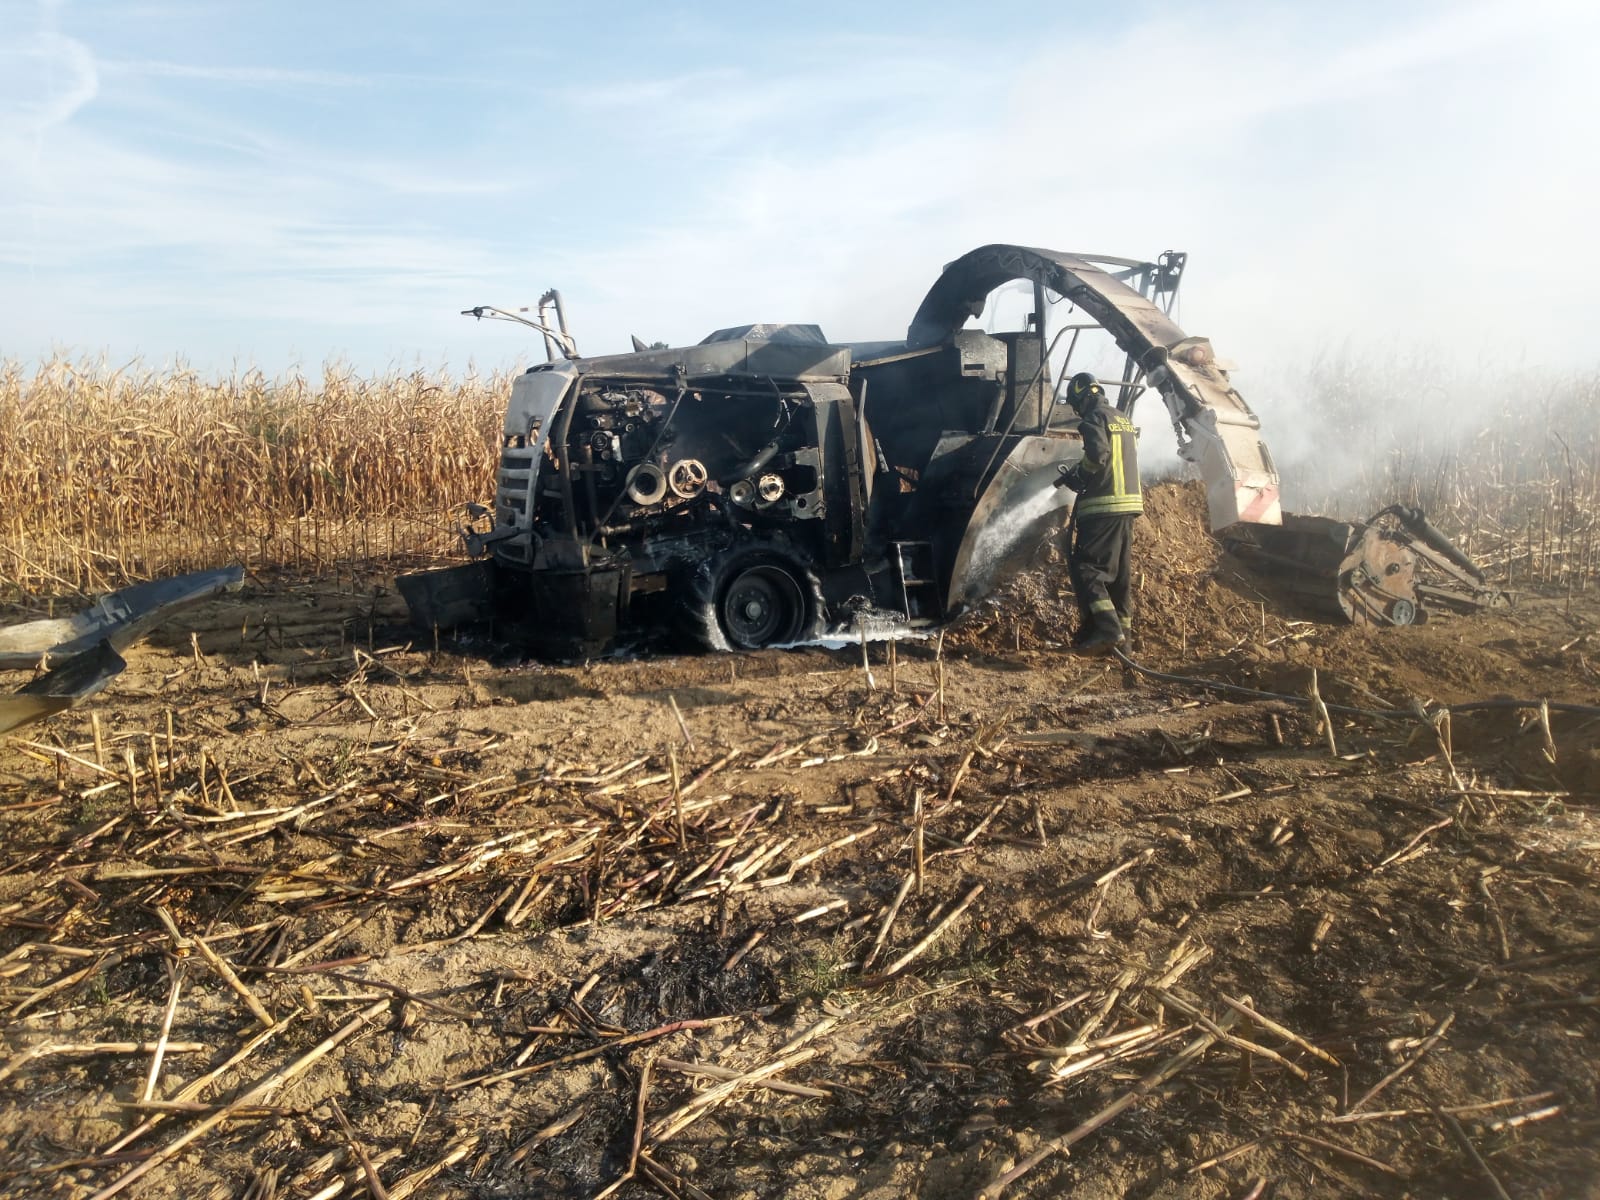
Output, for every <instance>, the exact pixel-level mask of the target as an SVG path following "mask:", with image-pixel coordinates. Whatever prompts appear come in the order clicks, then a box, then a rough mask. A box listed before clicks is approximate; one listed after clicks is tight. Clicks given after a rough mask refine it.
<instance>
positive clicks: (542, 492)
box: [399, 245, 1486, 654]
mask: <svg viewBox="0 0 1600 1200" xmlns="http://www.w3.org/2000/svg"><path fill="white" fill-rule="evenodd" d="M1184 261H1185V257H1184V255H1182V254H1177V253H1168V254H1164V255H1162V256H1161V258H1160V259H1159V260H1157V261H1156V262H1153V263H1151V262H1139V261H1136V260H1130V259H1115V258H1106V257H1103V256H1098V255H1074V254H1064V253H1060V252H1057V251H1052V250H1039V249H1030V248H1027V247H1021V246H1007V245H995V246H985V247H982V248H980V249H978V250H974V251H972V252H971V253H969V254H966V255H964V256H963V257H961V258H959V259H957V260H956V261H955V262H953V263H951V264H950V265H949V266H948V267H946V268H945V270H944V272H943V274H941V275H940V277H939V278H938V279H937V280H936V281H935V283H934V285H933V287H932V289H931V290H930V291H929V293H928V295H927V297H926V298H925V299H924V300H923V302H922V305H921V307H920V308H919V309H918V310H917V313H916V315H915V317H914V318H913V319H912V322H911V326H910V329H909V330H908V331H907V334H906V336H905V338H904V339H903V340H897V341H889V342H870V343H853V344H836V343H832V342H829V341H828V340H827V339H826V338H825V337H824V336H823V334H822V331H821V330H820V329H819V328H818V327H817V326H815V325H745V326H741V327H738V328H733V329H723V330H719V331H717V332H716V333H713V334H712V335H711V336H710V337H708V338H706V339H705V340H704V341H703V342H701V343H699V344H698V345H695V346H686V347H680V348H673V349H665V348H663V349H646V348H645V347H643V346H642V345H641V344H640V343H638V342H637V340H636V341H635V346H636V350H635V352H634V353H631V354H617V355H606V356H602V357H597V358H582V357H580V356H579V355H578V354H577V352H576V349H575V347H574V346H573V343H572V340H571V338H570V337H569V336H568V335H567V332H566V322H565V315H564V313H563V312H562V310H561V305H560V298H559V296H557V295H556V293H554V292H551V293H547V294H546V296H545V297H544V298H543V299H542V300H541V302H540V306H539V318H540V319H539V321H537V322H535V321H531V320H529V321H527V322H526V323H528V324H531V325H533V326H534V327H535V328H537V329H540V330H541V331H542V332H543V334H544V336H545V342H546V350H547V356H548V358H549V360H550V361H547V362H545V363H542V364H540V365H538V366H536V367H533V368H532V369H530V370H529V371H527V372H526V373H525V374H522V375H519V376H518V377H517V378H516V381H515V383H514V385H513V387H512V392H511V399H510V403H509V405H508V407H507V411H506V420H505V429H504V433H503V440H502V444H501V449H500V468H499V474H498V486H497V488H496V492H495V502H494V510H493V514H492V516H493V525H492V527H491V528H490V529H488V530H487V531H486V532H479V531H469V532H468V533H467V535H466V536H467V542H468V546H469V549H470V550H471V552H472V553H473V554H474V556H475V561H473V562H471V563H468V564H466V565H463V566H459V567H452V568H447V569H444V570H441V571H431V572H424V573H420V574H415V575H409V576H404V577H402V578H401V579H400V580H399V586H400V589H401V592H402V593H403V595H404V596H405V599H406V601H407V604H408V605H409V607H410V610H411V613H412V617H413V620H414V621H415V622H416V623H417V624H419V625H420V626H422V627H423V628H433V629H445V628H451V627H455V626H460V625H464V624H468V623H475V622H482V621H487V620H494V621H495V622H497V628H498V629H499V630H500V631H501V632H504V633H509V634H514V635H516V636H519V637H520V639H521V640H523V641H526V642H528V643H529V644H532V645H535V646H539V647H542V648H543V649H545V650H547V651H550V652H554V653H558V654H592V653H596V652H598V651H601V650H603V649H604V648H605V647H606V646H607V645H609V644H610V642H611V641H612V639H613V638H614V637H615V636H616V635H617V633H618V632H619V630H622V629H624V628H626V627H628V626H629V625H638V624H641V623H644V622H645V621H650V622H654V621H657V620H659V619H661V618H662V616H663V614H664V612H667V613H670V614H671V615H672V616H673V617H675V618H679V619H681V620H682V621H683V622H684V623H686V624H687V625H688V626H689V627H690V628H691V629H692V630H693V631H694V633H695V634H696V635H697V636H698V637H699V638H700V639H701V640H702V641H703V642H704V643H706V644H707V645H709V646H712V647H718V648H727V647H740V648H751V647H759V646H768V645H777V644H783V643H789V642H795V641H800V640H804V639H806V638H809V637H813V636H816V635H817V634H819V633H821V632H824V631H826V630H828V629H830V628H834V629H838V628H841V627H843V628H848V627H850V626H851V624H852V623H853V622H854V621H855V620H856V619H857V617H858V614H860V613H862V612H863V611H866V610H877V611H879V612H883V613H887V614H892V615H893V616H895V617H896V618H897V619H899V620H900V621H903V622H906V623H909V624H913V625H916V624H922V625H929V624H937V623H940V622H943V621H946V620H948V619H950V618H951V617H954V616H955V615H957V614H959V613H960V612H962V611H964V610H965V609H967V608H968V607H970V606H971V605H972V604H973V603H974V602H975V601H976V600H978V599H979V598H981V597H982V596H983V595H984V594H985V593H986V592H988V591H989V590H990V589H991V588H992V587H993V586H994V585H995V584H996V583H997V582H998V581H999V580H1000V579H1001V578H1002V577H1003V576H1004V575H1005V574H1006V573H1008V572H1009V571H1010V570H1012V569H1013V568H1015V567H1016V566H1017V565H1018V564H1020V563H1022V562H1024V561H1026V560H1027V558H1028V557H1029V556H1030V555H1031V554H1032V553H1033V551H1034V550H1035V549H1036V548H1037V547H1038V545H1039V543H1040V542H1041V541H1042V540H1043V539H1044V538H1046V537H1048V536H1049V535H1050V534H1051V533H1052V532H1053V531H1055V530H1057V529H1059V528H1060V527H1061V525H1062V524H1063V520H1064V517H1065V510H1066V508H1067V507H1068V506H1069V505H1070V503H1071V501H1072V496H1071V494H1070V493H1069V492H1068V491H1066V490H1065V489H1062V488H1056V487H1054V486H1053V485H1054V483H1055V481H1056V479H1057V477H1058V468H1060V467H1061V466H1067V465H1071V464H1072V463H1075V462H1077V461H1078V459H1079V458H1080V457H1081V453H1082V445H1081V442H1080V441H1079V438H1078V434H1077V431H1076V418H1075V416H1074V415H1073V413H1072V410H1071V409H1070V408H1069V407H1068V406H1066V405H1064V404H1057V403H1056V402H1055V401H1056V394H1055V393H1056V388H1055V386H1054V385H1053V383H1052V377H1051V370H1050V362H1051V360H1052V358H1053V357H1054V356H1055V353H1056V351H1057V349H1058V348H1059V343H1060V341H1061V339H1062V338H1063V337H1064V336H1065V335H1066V334H1068V333H1069V332H1070V334H1071V341H1069V342H1068V343H1067V346H1066V348H1065V351H1064V355H1065V363H1066V364H1067V365H1068V366H1070V361H1071V356H1072V351H1073V349H1074V348H1075V347H1076V345H1077V340H1078V335H1079V333H1080V332H1081V331H1082V330H1085V329H1094V328H1103V329H1105V330H1106V331H1107V332H1108V333H1110V335H1111V336H1112V337H1113V338H1114V339H1115V341H1116V343H1117V345H1118V347H1119V348H1120V349H1121V350H1122V351H1123V352H1124V353H1125V354H1126V355H1127V362H1126V368H1125V370H1124V372H1123V378H1122V380H1121V381H1120V382H1112V383H1110V384H1109V385H1108V386H1109V387H1110V389H1111V390H1112V391H1113V392H1114V394H1115V395H1116V398H1117V404H1118V407H1119V408H1121V409H1123V410H1124V411H1127V410H1128V409H1130V408H1131V407H1132V405H1133V402H1134V400H1135V399H1136V398H1137V397H1138V396H1139V395H1140V394H1141V393H1142V392H1143V391H1145V390H1146V389H1147V388H1154V389H1156V390H1157V391H1158V392H1159V394H1160V395H1161V398H1162V400H1163V401H1164V403H1165V404H1166V407H1167V410H1168V413H1169V415H1170V416H1171V418H1172V422H1173V426H1174V429H1175V430H1176V432H1177V436H1178V443H1179V453H1180V454H1181V455H1182V456H1183V457H1184V458H1186V459H1188V460H1189V461H1192V462H1194V463H1196V464H1198V466H1199V468H1200V472H1201V475H1202V477H1203V478H1204V480H1205V483H1206V488H1207V499H1208V505H1209V509H1210V519H1211V526H1212V529H1213V530H1214V531H1217V532H1219V534H1221V535H1223V536H1224V537H1225V540H1228V541H1230V543H1232V544H1237V545H1241V546H1245V547H1248V548H1251V549H1253V550H1254V551H1255V552H1256V554H1257V556H1258V561H1263V562H1271V563H1273V569H1274V570H1275V571H1279V572H1280V573H1281V572H1283V571H1285V570H1288V572H1289V573H1290V574H1294V575H1295V576H1296V577H1297V582H1298V583H1299V584H1301V585H1302V590H1304V591H1308V592H1309V593H1310V594H1311V595H1312V598H1313V599H1314V600H1316V599H1320V600H1322V601H1325V602H1326V604H1327V605H1328V606H1329V607H1330V608H1331V609H1333V610H1336V611H1341V612H1342V613H1343V614H1344V615H1345V616H1346V617H1348V618H1350V619H1355V620H1369V621H1373V622H1376V623H1388V624H1405V623H1407V622H1409V621H1410V620H1412V619H1415V618H1416V616H1417V615H1418V613H1419V612H1420V600H1419V596H1418V595H1417V593H1416V592H1415V591H1414V590H1413V580H1412V574H1413V572H1414V571H1415V569H1416V566H1417V561H1416V560H1417V555H1416V554H1415V553H1414V552H1413V551H1412V549H1411V545H1412V538H1411V536H1410V534H1409V533H1408V532H1407V530H1408V528H1409V527H1408V526H1406V525H1405V523H1404V522H1399V521H1388V522H1386V523H1385V524H1384V525H1383V526H1382V528H1381V529H1379V528H1370V529H1369V528H1368V527H1367V526H1351V525H1342V524H1338V523H1333V522H1322V523H1318V524H1316V527H1315V528H1314V529H1313V530H1311V531H1310V532H1307V531H1305V530H1297V529H1296V528H1295V522H1296V521H1297V520H1306V521H1311V522H1320V520H1321V519H1319V518H1304V519H1299V518H1292V517H1291V518H1289V520H1288V522H1287V525H1288V529H1284V528H1283V526H1285V524H1286V523H1285V519H1284V517H1283V514H1282V513H1281V511H1280V509H1279V503H1278V480H1277V474H1276V472H1275V471H1274V470H1273V467H1272V463H1271V460H1270V458H1269V456H1268V454H1267V451H1266V447H1265V446H1264V445H1263V444H1262V443H1261V441H1260V439H1259V437H1258V435H1257V430H1258V428H1259V422H1258V421H1257V420H1256V417H1255V415H1254V414H1253V413H1252V412H1251V411H1250V409H1249V408H1248V407H1247V406H1246V405H1245V403H1244V401H1243V400H1242V399H1241V398H1240V396H1239V394H1238V392H1237V391H1235V390H1234V388H1233V387H1232V386H1231V384H1230V383H1229V381H1228V376H1227V373H1226V372H1225V371H1224V370H1222V369H1221V368H1220V367H1219V366H1218V365H1217V364H1216V362H1215V360H1214V358H1213V356H1212V353H1211V347H1210V343H1209V342H1207V341H1206V340H1205V339H1204V338H1192V337H1189V336H1187V335H1185V334H1184V332H1183V331H1182V330H1181V329H1180V328H1178V326H1177V325H1176V324H1175V323H1174V322H1173V321H1172V319H1171V317H1170V315H1169V312H1170V309H1171V307H1172V301H1173V298H1174V297H1175V295H1176V292H1177V288H1178V284H1179V281H1180V278H1181V275H1182V271H1183V266H1184ZM1017 280H1022V281H1028V282H1031V283H1032V286H1033V294H1034V305H1033V315H1032V316H1031V317H1030V318H1029V319H1028V321H1027V322H1026V327H1025V328H1024V329H1022V330H1020V331H1017V332H1011V333H985V332H982V331H980V330H976V329H968V328H966V327H965V326H966V324H967V322H968V320H969V319H971V318H973V317H975V316H977V315H979V314H980V313H981V312H982V311H983V308H984V305H985V301H986V299H987V298H988V296H989V295H990V293H992V292H993V291H994V290H995V289H996V288H999V287H1001V286H1003V285H1005V284H1008V283H1011V282H1013V281H1017ZM1051 298H1064V299H1066V300H1067V301H1069V302H1070V303H1071V305H1072V306H1073V308H1074V309H1075V310H1076V311H1077V312H1078V313H1080V314H1081V315H1082V316H1083V317H1084V318H1085V320H1084V322H1083V323H1080V324H1069V325H1065V326H1063V327H1062V328H1059V329H1057V330H1056V331H1055V333H1054V335H1053V337H1052V336H1051V335H1050V334H1049V331H1048V330H1047V328H1046V322H1045V321H1044V319H1043V317H1044V314H1045V313H1046V311H1047V300H1049V299H1051ZM552 311H553V312H554V314H555V321H556V322H558V323H559V325H558V326H554V325H552V323H551V318H550V313H551V312H552ZM469 312H470V313H471V314H472V315H476V316H480V317H481V316H505V317H511V319H514V320H522V319H523V318H520V317H516V316H514V315H513V314H509V313H505V312H503V311H502V310H498V309H488V308H478V309H472V310H469ZM1068 373H1069V371H1068V370H1066V369H1063V370H1062V371H1061V375H1063V376H1065V375H1066V374H1068ZM1324 526H1332V528H1325V527H1324ZM1397 531H1398V532H1397ZM1430 533H1436V531H1432V530H1431V527H1430ZM1440 540H1441V541H1442V539H1440ZM1445 544H1446V545H1448V543H1445ZM1452 549H1453V548H1452ZM1368 550H1373V551H1376V552H1377V553H1376V554H1375V555H1374V554H1369V553H1367V551H1368ZM1425 557H1426V561H1427V562H1428V563H1430V564H1432V565H1435V566H1438V565H1440V564H1442V569H1443V570H1445V571H1446V572H1447V573H1451V572H1452V571H1453V572H1454V573H1453V574H1451V580H1452V582H1454V583H1455V584H1456V585H1457V588H1456V590H1455V592H1454V593H1452V594H1453V595H1460V596H1466V597H1467V598H1468V602H1469V603H1479V602H1482V599H1483V596H1484V595H1486V593H1485V591H1484V589H1483V588H1482V586H1481V585H1482V579H1481V576H1469V575H1468V574H1467V573H1466V571H1464V570H1462V569H1460V568H1459V566H1458V565H1457V560H1458V557H1459V556H1454V557H1452V556H1450V555H1447V554H1443V553H1432V554H1426V555H1425ZM1463 561H1464V560H1463ZM1284 564H1288V566H1287V567H1285V566H1284ZM1467 567H1468V568H1470V564H1467Z"/></svg>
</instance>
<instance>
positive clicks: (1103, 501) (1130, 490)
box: [1061, 397, 1144, 518]
mask: <svg viewBox="0 0 1600 1200" xmlns="http://www.w3.org/2000/svg"><path fill="white" fill-rule="evenodd" d="M1078 432H1079V434H1080V435H1081V436H1082V438H1083V459H1082V460H1081V461H1080V462H1079V463H1078V464H1077V465H1076V466H1074V467H1073V468H1072V469H1071V470H1070V471H1068V472H1067V473H1066V475H1065V476H1064V477H1063V478H1062V480H1061V482H1062V483H1063V484H1064V485H1066V486H1067V487H1069V488H1071V489H1072V490H1073V491H1075V492H1077V493H1078V502H1077V505H1076V511H1077V514H1078V516H1079V517H1080V518H1083V517H1091V516H1137V515H1138V514H1140V513H1142V512H1144V497H1143V496H1142V495H1141V494H1140V492H1139V431H1138V429H1137V428H1135V427H1134V424H1133V422H1132V421H1130V420H1128V418H1127V417H1126V416H1125V415H1123V414H1122V413H1120V412H1118V411H1117V410H1116V409H1115V408H1113V407H1112V406H1111V405H1110V404H1108V403H1107V402H1106V401H1105V399H1104V398H1103V397H1101V398H1099V399H1097V400H1096V401H1095V402H1094V403H1093V404H1092V405H1090V406H1089V408H1088V409H1087V410H1085V411H1084V412H1083V413H1082V414H1081V415H1080V423H1079V425H1078Z"/></svg>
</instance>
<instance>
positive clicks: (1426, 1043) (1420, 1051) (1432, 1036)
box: [1348, 1012, 1456, 1112]
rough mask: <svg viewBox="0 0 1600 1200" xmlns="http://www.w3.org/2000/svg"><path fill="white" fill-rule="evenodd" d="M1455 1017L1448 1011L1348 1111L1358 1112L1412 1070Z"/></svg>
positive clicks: (1447, 1028)
mask: <svg viewBox="0 0 1600 1200" xmlns="http://www.w3.org/2000/svg"><path fill="white" fill-rule="evenodd" d="M1455 1019H1456V1015H1455V1013H1453V1012H1451V1013H1446V1014H1445V1015H1444V1017H1443V1018H1442V1019H1441V1020H1440V1021H1439V1023H1438V1024H1437V1025H1435V1026H1434V1027H1433V1029H1432V1031H1431V1032H1430V1033H1429V1034H1428V1036H1427V1037H1425V1038H1423V1039H1422V1043H1421V1045H1419V1046H1418V1047H1417V1048H1416V1050H1415V1052H1413V1053H1412V1055H1411V1057H1410V1058H1408V1059H1406V1060H1405V1062H1403V1063H1401V1064H1400V1065H1399V1066H1398V1067H1396V1068H1395V1069H1394V1070H1392V1071H1390V1072H1389V1073H1388V1074H1387V1075H1385V1076H1384V1077H1383V1078H1382V1079H1380V1080H1378V1082H1377V1083H1375V1084H1373V1085H1372V1086H1371V1087H1370V1088H1368V1089H1367V1091H1366V1092H1365V1093H1363V1094H1362V1096H1361V1098H1360V1099H1359V1100H1357V1101H1356V1102H1355V1103H1354V1104H1352V1105H1351V1106H1350V1108H1349V1109H1348V1111H1349V1112H1358V1111H1360V1110H1361V1109H1362V1108H1365V1107H1366V1105H1367V1103H1368V1102H1369V1101H1370V1100H1372V1099H1373V1098H1375V1097H1376V1096H1377V1095H1378V1093H1379V1092H1381V1091H1383V1089H1384V1088H1386V1087H1388V1086H1389V1085H1390V1084H1391V1083H1393V1082H1394V1081H1395V1080H1396V1079H1399V1078H1400V1076H1402V1075H1404V1074H1405V1073H1406V1072H1407V1071H1409V1070H1411V1068H1412V1067H1414V1066H1416V1065H1417V1063H1418V1062H1420V1061H1421V1059H1422V1056H1423V1055H1424V1054H1426V1053H1427V1052H1428V1051H1429V1050H1432V1049H1433V1048H1434V1046H1436V1045H1437V1044H1438V1043H1439V1039H1440V1038H1442V1037H1444V1035H1445V1034H1446V1033H1447V1032H1448V1031H1449V1029H1450V1026H1451V1025H1452V1024H1453V1023H1454V1022H1455Z"/></svg>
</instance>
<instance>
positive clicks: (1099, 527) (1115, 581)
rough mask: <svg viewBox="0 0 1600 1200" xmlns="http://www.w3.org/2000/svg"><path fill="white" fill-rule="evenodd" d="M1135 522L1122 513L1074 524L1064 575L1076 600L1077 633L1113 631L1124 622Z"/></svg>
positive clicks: (1088, 518)
mask: <svg viewBox="0 0 1600 1200" xmlns="http://www.w3.org/2000/svg"><path fill="white" fill-rule="evenodd" d="M1135 519H1136V514H1133V513H1125V514H1117V515H1114V516H1098V515H1097V516H1087V517H1079V518H1078V519H1077V520H1076V521H1075V522H1074V532H1073V535H1072V552H1071V554H1070V555H1068V558H1067V573H1068V575H1069V576H1070V577H1071V579H1072V590H1073V593H1074V594H1075V595H1076V596H1077V598H1078V614H1079V616H1080V618H1081V623H1080V625H1079V631H1080V632H1087V631H1088V630H1089V629H1091V628H1093V627H1096V626H1098V627H1100V628H1102V629H1117V628H1120V627H1121V626H1122V625H1124V624H1125V623H1126V622H1127V619H1128V616H1129V608H1128V601H1129V590H1130V585H1131V583H1132V580H1131V578H1130V576H1131V573H1132V562H1133V554H1132V552H1133V522H1134V520H1135Z"/></svg>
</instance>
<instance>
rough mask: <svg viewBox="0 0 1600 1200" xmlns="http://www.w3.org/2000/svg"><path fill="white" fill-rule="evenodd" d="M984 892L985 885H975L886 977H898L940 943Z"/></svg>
mask: <svg viewBox="0 0 1600 1200" xmlns="http://www.w3.org/2000/svg"><path fill="white" fill-rule="evenodd" d="M982 892H983V884H981V883H975V884H973V885H972V887H971V888H970V889H969V890H968V891H967V894H966V895H965V896H963V897H961V900H960V902H959V903H958V904H957V905H956V906H955V907H954V908H952V909H951V910H950V911H949V912H948V913H946V914H945V915H944V918H943V919H942V920H941V921H940V922H939V923H938V924H937V925H935V926H934V927H933V928H932V929H930V930H929V931H928V932H927V934H926V935H925V936H924V937H923V938H922V940H921V941H919V942H917V944H916V945H914V946H912V947H911V949H909V950H907V951H906V952H905V953H904V954H902V955H901V956H900V957H899V958H897V959H895V960H894V961H893V962H892V963H890V964H889V965H888V966H887V967H885V968H884V971H883V973H884V975H885V976H890V975H898V974H899V973H900V972H901V971H903V970H904V969H905V968H906V967H908V966H909V965H910V964H911V963H912V962H913V961H915V960H916V958H917V957H918V956H919V955H920V954H922V952H923V951H924V950H926V949H927V948H928V947H929V946H931V945H933V943H934V942H936V941H938V940H939V936H940V935H941V934H943V933H944V931H945V930H946V929H949V928H950V926H951V925H953V924H955V921H956V918H958V917H959V916H961V914H962V913H964V912H966V911H967V908H968V906H969V905H971V903H972V902H973V901H974V900H976V899H977V898H978V897H979V895H981V894H982Z"/></svg>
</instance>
